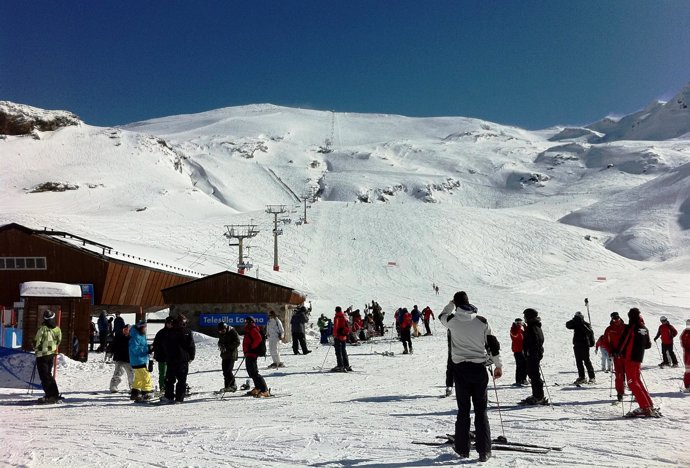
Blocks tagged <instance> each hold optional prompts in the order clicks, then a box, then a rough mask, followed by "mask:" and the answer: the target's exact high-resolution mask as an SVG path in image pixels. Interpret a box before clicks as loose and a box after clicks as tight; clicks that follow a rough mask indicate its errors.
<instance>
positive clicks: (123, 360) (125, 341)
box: [110, 324, 134, 393]
mask: <svg viewBox="0 0 690 468" xmlns="http://www.w3.org/2000/svg"><path fill="white" fill-rule="evenodd" d="M113 362H114V363H115V370H114V371H113V377H112V378H111V379H110V393H117V386H118V385H120V382H121V381H122V373H123V372H124V373H126V374H127V382H128V383H129V388H130V390H131V389H132V382H134V371H133V370H132V366H131V365H130V364H129V325H126V324H125V326H124V327H123V328H122V330H120V332H119V333H118V334H117V335H115V338H113Z"/></svg>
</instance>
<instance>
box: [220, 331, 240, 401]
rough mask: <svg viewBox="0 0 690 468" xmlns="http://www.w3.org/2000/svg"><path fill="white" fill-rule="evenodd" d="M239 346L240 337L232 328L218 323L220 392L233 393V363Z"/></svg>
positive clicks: (234, 387) (235, 387)
mask: <svg viewBox="0 0 690 468" xmlns="http://www.w3.org/2000/svg"><path fill="white" fill-rule="evenodd" d="M239 346H240V335H239V334H238V333H237V330H235V329H234V328H233V327H231V326H228V325H227V324H226V323H225V322H219V323H218V350H219V351H220V359H221V368H222V369H223V382H224V385H223V388H221V389H220V391H221V392H235V391H237V385H236V384H235V374H233V370H234V368H235V361H237V348H239Z"/></svg>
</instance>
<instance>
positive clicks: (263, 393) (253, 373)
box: [242, 317, 271, 398]
mask: <svg viewBox="0 0 690 468" xmlns="http://www.w3.org/2000/svg"><path fill="white" fill-rule="evenodd" d="M262 341H263V338H262V337H261V332H260V331H259V327H258V326H257V325H256V323H254V319H253V318H252V317H247V318H246V319H244V338H243V339H242V352H243V353H244V362H245V364H246V366H247V374H249V377H251V379H252V381H253V382H254V388H252V389H251V390H250V391H249V392H247V395H248V396H253V397H256V398H264V397H268V396H271V395H270V393H269V392H268V387H267V386H266V381H265V380H264V378H263V377H261V374H259V365H258V364H257V362H256V360H257V358H258V357H259V353H258V348H259V346H260V345H261V342H262Z"/></svg>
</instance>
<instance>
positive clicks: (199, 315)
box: [0, 223, 305, 359]
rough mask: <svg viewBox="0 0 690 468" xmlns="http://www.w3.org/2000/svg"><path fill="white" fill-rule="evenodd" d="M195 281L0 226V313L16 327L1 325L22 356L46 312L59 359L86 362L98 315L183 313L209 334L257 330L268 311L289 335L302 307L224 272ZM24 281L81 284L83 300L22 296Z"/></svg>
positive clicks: (52, 234) (293, 298) (190, 275)
mask: <svg viewBox="0 0 690 468" xmlns="http://www.w3.org/2000/svg"><path fill="white" fill-rule="evenodd" d="M123 258H125V259H126V258H132V261H127V260H124V259H123ZM137 260H138V261H140V262H141V263H135V261H137ZM198 276H199V274H197V273H195V272H193V271H190V270H184V269H181V268H175V267H171V266H169V265H163V264H162V263H159V262H152V261H148V260H145V259H140V258H137V257H132V256H130V255H127V254H124V253H122V252H117V251H114V249H113V248H112V247H109V246H107V245H104V244H101V243H98V242H94V241H91V240H88V239H85V238H83V237H80V236H77V235H74V234H70V233H67V232H62V231H50V230H45V229H44V230H34V229H30V228H27V227H25V226H21V225H19V224H16V223H12V224H7V225H4V226H0V309H2V308H4V309H5V310H8V309H11V310H12V309H13V310H12V314H11V316H12V317H18V319H17V320H16V323H12V324H5V323H2V325H11V326H14V327H17V328H18V329H20V330H21V331H22V334H23V340H22V348H23V349H25V350H31V349H32V339H33V337H34V335H35V334H36V330H37V329H38V327H39V326H40V325H41V323H42V315H43V311H45V310H46V309H51V310H53V311H55V312H56V313H58V312H60V314H59V315H60V317H61V321H60V324H59V325H60V328H61V329H62V343H61V345H60V350H61V352H62V353H64V354H66V355H68V356H70V357H78V358H79V359H86V356H87V355H88V351H87V349H88V345H89V325H90V322H91V320H92V317H93V316H97V315H99V314H100V312H101V311H103V310H105V311H106V312H107V313H109V314H111V313H114V312H116V311H119V312H121V313H136V314H139V313H146V312H155V311H159V310H162V309H165V308H166V307H169V308H170V315H176V314H177V313H183V314H185V316H186V317H187V319H188V324H189V327H190V328H192V329H193V330H197V331H200V332H202V333H206V334H210V335H215V334H216V328H217V327H216V325H217V323H218V322H219V321H221V320H222V321H226V322H228V323H229V324H231V325H233V326H235V325H239V326H240V327H241V325H242V324H243V323H244V317H246V316H247V315H252V316H253V317H254V318H255V319H257V324H259V325H263V324H265V323H264V322H265V321H266V319H267V315H268V312H269V311H275V312H276V314H277V315H278V317H279V318H280V319H281V320H282V321H283V324H284V325H285V327H286V336H289V334H290V330H289V319H290V318H291V316H292V310H293V309H294V308H295V307H296V306H298V305H300V304H302V303H303V302H304V301H305V296H304V295H303V294H301V293H299V292H296V291H295V290H293V289H291V288H288V287H285V286H281V285H278V284H275V283H270V282H268V281H263V280H259V279H256V278H251V277H249V276H245V275H241V274H237V273H231V272H229V271H223V272H220V273H217V274H214V275H210V276H206V277H202V278H198ZM30 282H53V283H62V284H63V285H64V284H66V285H79V286H80V287H81V290H82V297H55V296H45V297H41V296H40V295H36V294H35V293H33V294H32V295H31V296H29V297H21V296H20V290H21V288H22V285H23V284H25V283H30ZM39 291H40V288H39ZM8 315H9V314H5V313H3V314H2V317H6V316H8ZM3 322H4V320H3ZM74 337H76V338H77V339H78V340H79V350H78V352H77V353H76V354H77V356H75V355H74V354H75V353H71V352H69V351H68V350H70V348H71V346H70V345H71V343H72V340H73V338H74Z"/></svg>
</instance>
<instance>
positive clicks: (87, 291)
mask: <svg viewBox="0 0 690 468" xmlns="http://www.w3.org/2000/svg"><path fill="white" fill-rule="evenodd" d="M79 286H81V297H83V298H84V299H90V300H91V305H93V304H94V302H93V300H94V299H93V284H80V285H79Z"/></svg>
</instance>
